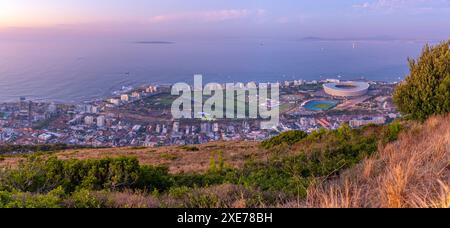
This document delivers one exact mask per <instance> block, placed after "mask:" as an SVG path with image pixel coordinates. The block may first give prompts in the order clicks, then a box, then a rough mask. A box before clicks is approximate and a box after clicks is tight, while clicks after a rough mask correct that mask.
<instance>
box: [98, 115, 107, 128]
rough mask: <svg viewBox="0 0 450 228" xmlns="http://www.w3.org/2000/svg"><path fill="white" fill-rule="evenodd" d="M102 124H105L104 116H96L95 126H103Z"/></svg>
mask: <svg viewBox="0 0 450 228" xmlns="http://www.w3.org/2000/svg"><path fill="white" fill-rule="evenodd" d="M104 126H105V116H98V117H97V127H104Z"/></svg>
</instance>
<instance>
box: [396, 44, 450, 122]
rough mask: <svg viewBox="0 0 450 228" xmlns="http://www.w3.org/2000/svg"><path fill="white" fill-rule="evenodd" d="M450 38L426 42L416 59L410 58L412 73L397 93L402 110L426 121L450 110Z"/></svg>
mask: <svg viewBox="0 0 450 228" xmlns="http://www.w3.org/2000/svg"><path fill="white" fill-rule="evenodd" d="M449 46H450V40H448V41H446V42H443V43H441V44H439V45H436V46H429V45H426V46H425V48H424V49H423V51H422V54H421V56H420V57H419V59H418V60H417V61H416V60H414V59H409V68H410V74H409V75H408V76H407V77H406V80H405V81H404V82H403V83H401V84H400V85H399V86H398V87H397V88H396V90H395V92H394V97H393V98H394V102H395V104H396V105H397V107H398V109H399V110H400V111H401V112H402V113H403V114H405V115H408V116H410V117H411V118H413V119H416V120H421V121H424V120H425V119H427V118H428V117H429V116H431V115H435V114H445V113H447V112H449V111H450V49H449Z"/></svg>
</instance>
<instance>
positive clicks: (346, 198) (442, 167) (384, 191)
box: [306, 115, 450, 208]
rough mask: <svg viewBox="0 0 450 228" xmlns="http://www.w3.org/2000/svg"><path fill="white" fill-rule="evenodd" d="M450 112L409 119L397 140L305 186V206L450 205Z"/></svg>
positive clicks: (389, 206) (408, 206)
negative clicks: (325, 179)
mask: <svg viewBox="0 0 450 228" xmlns="http://www.w3.org/2000/svg"><path fill="white" fill-rule="evenodd" d="M449 185H450V115H447V116H444V117H432V118H430V119H429V120H428V121H426V123H425V124H413V125H412V126H411V127H410V129H409V130H407V131H405V132H404V133H402V134H401V135H400V138H399V140H397V141H396V142H393V143H390V144H388V145H387V146H386V147H384V148H381V149H380V150H379V152H378V153H377V154H375V156H372V157H370V158H367V159H365V160H364V161H363V162H362V163H361V164H359V165H358V166H356V167H354V168H352V169H350V170H347V171H346V172H345V173H344V174H343V175H341V176H340V177H339V178H338V179H337V180H333V181H330V182H324V183H319V184H316V185H314V186H312V187H310V189H309V192H308V198H307V203H306V206H307V207H321V208H323V207H325V208H330V207H331V208H354V207H382V208H410V207H420V208H430V207H431V208H442V207H444V208H446V207H449V206H450V188H449Z"/></svg>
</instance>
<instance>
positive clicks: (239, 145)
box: [0, 142, 267, 173]
mask: <svg viewBox="0 0 450 228" xmlns="http://www.w3.org/2000/svg"><path fill="white" fill-rule="evenodd" d="M258 145H259V143H258V142H214V143H208V144H203V145H195V147H197V148H198V151H189V150H187V149H186V148H183V147H180V146H169V147H160V148H145V147H142V148H141V147H139V148H132V147H127V148H106V149H79V150H67V151H61V152H57V153H53V154H51V155H52V156H53V155H55V156H57V157H58V158H59V159H63V160H67V159H102V158H116V157H121V156H133V157H136V158H138V160H139V163H140V164H142V165H163V166H167V167H169V171H170V172H171V173H190V172H205V171H207V170H208V169H209V164H210V158H211V157H212V156H214V154H215V153H216V152H218V151H222V152H223V158H224V161H225V163H226V164H227V165H229V166H231V167H235V168H239V167H242V165H243V164H244V162H245V160H246V158H248V157H255V158H259V159H264V158H266V157H267V151H264V150H261V149H260V148H259V146H258ZM44 156H50V155H44ZM23 159H24V157H23V156H12V157H5V158H4V159H3V160H2V161H0V168H7V167H8V168H10V167H16V166H17V164H18V163H19V161H20V160H23Z"/></svg>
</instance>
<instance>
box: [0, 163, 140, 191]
mask: <svg viewBox="0 0 450 228" xmlns="http://www.w3.org/2000/svg"><path fill="white" fill-rule="evenodd" d="M139 175H140V166H139V163H138V161H137V159H136V158H117V159H101V160H67V161H63V160H58V159H57V158H56V157H50V158H49V159H43V158H40V157H37V156H31V157H29V158H28V160H27V161H24V162H21V163H20V164H19V167H18V169H11V170H7V171H5V172H4V173H3V174H2V178H0V186H2V188H5V189H6V190H9V191H13V190H17V191H22V192H36V193H45V192H49V191H51V190H53V189H54V188H56V187H58V186H61V187H63V189H64V190H65V191H66V192H72V191H74V190H76V189H78V188H86V189H92V190H101V189H111V190H114V189H124V188H128V187H131V186H132V185H134V184H135V183H136V182H137V180H138V178H139Z"/></svg>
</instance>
